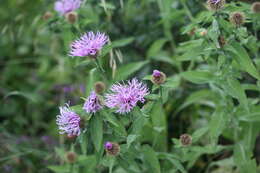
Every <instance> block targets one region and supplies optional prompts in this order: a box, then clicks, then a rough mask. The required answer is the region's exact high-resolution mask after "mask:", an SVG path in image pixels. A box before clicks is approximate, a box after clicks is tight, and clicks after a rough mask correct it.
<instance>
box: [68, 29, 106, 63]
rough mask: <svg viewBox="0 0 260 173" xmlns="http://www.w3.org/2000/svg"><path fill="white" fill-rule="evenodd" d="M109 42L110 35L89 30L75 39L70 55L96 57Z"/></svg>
mask: <svg viewBox="0 0 260 173" xmlns="http://www.w3.org/2000/svg"><path fill="white" fill-rule="evenodd" d="M107 42H108V36H107V35H105V34H104V33H101V32H97V33H96V34H95V33H94V32H92V31H91V32H87V33H85V34H84V35H82V36H81V37H80V38H79V39H78V40H76V41H74V42H73V43H72V44H71V46H70V48H71V50H70V53H69V55H70V56H78V57H84V56H91V57H93V58H96V56H97V53H98V51H99V50H101V49H102V47H103V46H104V45H105V44H106V43H107Z"/></svg>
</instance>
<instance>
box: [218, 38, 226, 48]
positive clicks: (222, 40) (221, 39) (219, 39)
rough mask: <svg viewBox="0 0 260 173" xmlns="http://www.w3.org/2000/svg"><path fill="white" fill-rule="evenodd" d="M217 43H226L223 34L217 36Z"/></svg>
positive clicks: (222, 44) (223, 44)
mask: <svg viewBox="0 0 260 173" xmlns="http://www.w3.org/2000/svg"><path fill="white" fill-rule="evenodd" d="M218 43H219V45H220V46H221V47H224V46H225V44H226V43H227V42H226V39H225V37H224V36H219V38H218Z"/></svg>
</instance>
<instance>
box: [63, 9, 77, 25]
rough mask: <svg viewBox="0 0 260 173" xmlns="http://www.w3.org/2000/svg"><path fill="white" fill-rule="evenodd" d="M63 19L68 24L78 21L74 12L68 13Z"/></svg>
mask: <svg viewBox="0 0 260 173" xmlns="http://www.w3.org/2000/svg"><path fill="white" fill-rule="evenodd" d="M65 17H66V19H67V21H68V22H69V23H70V24H74V23H75V22H76V21H77V19H78V14H77V13H75V12H69V13H67V14H66V16H65Z"/></svg>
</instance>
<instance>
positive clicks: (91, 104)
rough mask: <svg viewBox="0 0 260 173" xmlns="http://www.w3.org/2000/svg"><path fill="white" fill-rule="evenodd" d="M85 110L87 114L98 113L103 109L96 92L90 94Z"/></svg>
mask: <svg viewBox="0 0 260 173" xmlns="http://www.w3.org/2000/svg"><path fill="white" fill-rule="evenodd" d="M83 109H84V110H85V111H86V112H87V113H96V112H97V111H98V110H100V109H102V105H101V103H100V99H99V97H98V95H97V94H96V93H95V92H94V91H92V92H91V93H90V95H89V97H88V98H87V100H86V102H85V103H84V106H83Z"/></svg>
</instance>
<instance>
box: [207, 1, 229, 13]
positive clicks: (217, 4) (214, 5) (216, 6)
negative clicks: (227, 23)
mask: <svg viewBox="0 0 260 173" xmlns="http://www.w3.org/2000/svg"><path fill="white" fill-rule="evenodd" d="M207 4H208V8H209V9H210V10H212V11H217V10H220V9H221V8H223V7H224V5H225V0H208V1H207Z"/></svg>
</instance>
